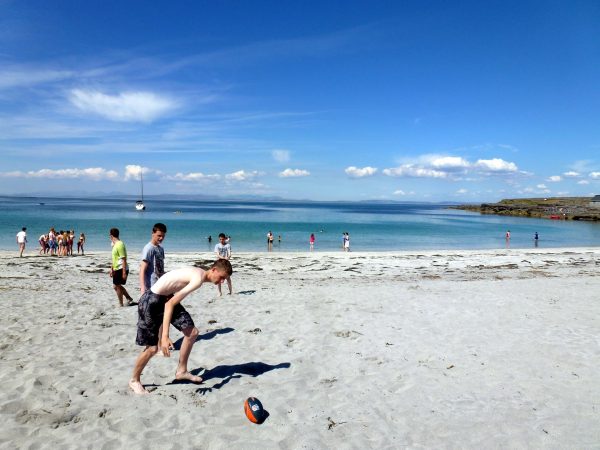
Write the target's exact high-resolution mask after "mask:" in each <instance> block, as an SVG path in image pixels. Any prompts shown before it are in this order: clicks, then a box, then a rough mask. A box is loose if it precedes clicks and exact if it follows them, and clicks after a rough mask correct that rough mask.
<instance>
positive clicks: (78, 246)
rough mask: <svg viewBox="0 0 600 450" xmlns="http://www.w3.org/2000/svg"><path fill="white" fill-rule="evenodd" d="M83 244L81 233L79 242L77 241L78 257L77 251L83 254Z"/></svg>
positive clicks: (83, 239)
mask: <svg viewBox="0 0 600 450" xmlns="http://www.w3.org/2000/svg"><path fill="white" fill-rule="evenodd" d="M83 244H85V234H83V233H81V234H80V235H79V240H78V241H77V254H78V255H79V250H81V254H82V255H84V253H83Z"/></svg>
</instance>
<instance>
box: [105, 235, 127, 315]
mask: <svg viewBox="0 0 600 450" xmlns="http://www.w3.org/2000/svg"><path fill="white" fill-rule="evenodd" d="M109 237H110V241H111V244H112V264H111V266H110V277H111V278H112V281H113V288H114V290H115V292H116V293H117V298H118V299H119V305H120V306H123V297H125V298H126V299H127V304H128V305H131V304H132V303H133V298H131V295H129V293H128V292H127V289H125V283H126V282H127V276H128V275H129V267H128V266H127V249H126V248H125V244H124V243H123V241H121V240H120V239H119V229H118V228H111V229H110V232H109Z"/></svg>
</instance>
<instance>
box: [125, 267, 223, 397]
mask: <svg viewBox="0 0 600 450" xmlns="http://www.w3.org/2000/svg"><path fill="white" fill-rule="evenodd" d="M232 273H233V270H232V269H231V264H230V263H229V261H227V260H225V259H218V260H217V261H215V263H214V264H213V265H212V266H211V267H210V268H209V269H208V270H203V269H200V268H199V267H185V268H182V269H176V270H173V271H171V272H168V273H166V274H165V275H163V276H162V277H160V279H159V280H158V281H157V282H156V283H155V284H154V285H153V286H152V287H151V288H150V289H148V290H147V291H146V292H145V293H144V295H142V297H141V298H140V302H139V304H138V323H137V336H136V344H137V345H142V346H144V349H143V350H142V351H141V353H140V354H139V356H138V357H137V359H136V361H135V365H134V367H133V374H132V376H131V379H130V380H129V388H130V389H131V390H132V391H133V392H134V393H136V394H149V392H148V391H147V390H146V388H145V387H144V385H143V384H142V380H141V376H142V372H143V371H144V368H145V367H146V365H147V364H148V362H149V361H150V359H151V358H152V357H153V356H154V355H156V353H157V352H158V351H159V347H158V338H159V336H158V333H159V329H160V328H161V326H162V339H161V346H160V351H162V353H163V355H164V356H166V357H170V356H171V350H172V349H173V342H172V341H171V340H170V339H169V326H170V324H173V326H174V327H175V328H177V329H178V330H179V331H181V332H182V333H183V342H182V344H181V349H180V351H179V362H178V364H177V369H176V370H175V379H176V380H180V381H189V382H192V383H202V378H201V377H199V376H196V375H192V374H191V373H190V372H189V371H188V359H189V356H190V353H191V351H192V347H193V346H194V342H195V341H196V337H197V336H198V329H197V328H196V326H195V325H194V321H193V320H192V317H191V316H190V315H189V313H188V312H187V311H186V310H185V308H184V307H183V305H182V304H181V301H182V300H183V299H184V298H186V297H187V296H188V295H189V294H191V293H192V292H194V291H195V290H196V289H198V288H199V287H200V286H202V284H204V283H205V282H209V283H214V284H219V283H221V282H222V281H223V280H224V279H226V278H227V277H230V276H231V274H232Z"/></svg>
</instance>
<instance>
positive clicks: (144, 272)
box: [140, 259, 148, 295]
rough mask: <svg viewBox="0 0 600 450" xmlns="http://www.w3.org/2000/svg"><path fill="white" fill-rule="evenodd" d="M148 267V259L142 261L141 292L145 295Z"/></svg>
mask: <svg viewBox="0 0 600 450" xmlns="http://www.w3.org/2000/svg"><path fill="white" fill-rule="evenodd" d="M147 267H148V261H146V260H145V259H143V260H142V262H141V263H140V294H141V295H143V294H144V292H146V268H147Z"/></svg>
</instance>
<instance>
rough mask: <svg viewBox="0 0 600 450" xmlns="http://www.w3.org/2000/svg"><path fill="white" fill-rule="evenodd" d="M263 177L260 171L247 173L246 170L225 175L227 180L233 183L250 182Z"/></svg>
mask: <svg viewBox="0 0 600 450" xmlns="http://www.w3.org/2000/svg"><path fill="white" fill-rule="evenodd" d="M259 175H262V174H261V172H259V171H258V170H253V171H251V172H246V171H245V170H238V171H237V172H233V173H228V174H227V175H225V179H227V180H231V181H250V180H253V179H254V178H256V177H258V176H259Z"/></svg>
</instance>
